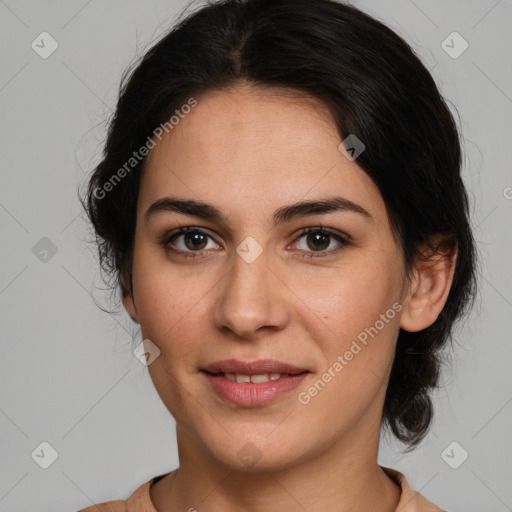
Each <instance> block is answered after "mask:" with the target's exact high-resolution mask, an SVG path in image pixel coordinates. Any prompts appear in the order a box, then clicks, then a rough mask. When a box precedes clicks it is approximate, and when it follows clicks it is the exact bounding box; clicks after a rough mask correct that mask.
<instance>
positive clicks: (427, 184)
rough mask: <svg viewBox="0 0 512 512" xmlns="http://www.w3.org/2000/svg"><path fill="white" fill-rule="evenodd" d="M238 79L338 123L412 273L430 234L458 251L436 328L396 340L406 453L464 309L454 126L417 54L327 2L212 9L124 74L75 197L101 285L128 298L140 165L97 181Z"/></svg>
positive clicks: (232, 2) (396, 383) (392, 400)
mask: <svg viewBox="0 0 512 512" xmlns="http://www.w3.org/2000/svg"><path fill="white" fill-rule="evenodd" d="M241 81H244V82H248V83H250V84H252V85H255V86H261V87H269V86H270V87H283V88H286V89H293V90H296V91H299V92H301V93H303V94H304V95H305V96H307V95H309V96H312V97H315V98H317V99H319V100H321V101H322V102H323V103H324V104H325V105H326V106H327V107H328V109H329V111H330V112H331V113H332V115H333V116H334V119H335V120H336V123H337V126H338V130H339V134H340V137H341V139H342V140H343V139H345V138H346V137H347V136H348V135H350V134H355V135H356V136H357V138H358V139H360V140H361V141H363V142H364V144H365V146H366V148H365V151H364V152H363V153H362V154H361V155H360V156H359V157H358V159H357V163H358V164H359V166H360V167H361V168H362V169H363V170H364V171H365V172H366V173H367V174H368V175H369V176H370V177H371V179H372V180H373V181H374V182H375V184H376V185H377V187H378V188H379V190H380V193H381V194H382V197H383V199H384V201H385V204H386V208H387V212H388V215H389V218H390V222H391V225H392V228H393V232H394V235H395V237H396V240H397V242H398V243H399V245H400V247H401V250H402V252H403V255H404V264H405V267H406V269H407V270H408V271H410V269H412V268H413V265H414V263H415V261H416V259H417V257H418V256H419V247H420V244H422V243H424V242H425V243H428V244H430V246H431V249H432V250H434V251H435V250H436V247H435V245H433V244H432V243H431V241H432V239H433V238H432V237H433V235H439V234H440V235H442V239H443V240H444V245H445V246H447V247H450V246H451V247H454V246H457V248H458V255H457V260H456V267H455V274H454V280H453V284H452V287H451V289H450V293H449V296H448V299H447V302H446V304H445V306H444V308H443V310H442V311H441V313H440V315H439V317H438V318H437V320H436V321H435V322H434V323H433V324H432V325H431V326H429V327H428V328H426V329H424V330H422V331H419V332H406V331H403V330H400V333H399V336H398V341H397V346H396V354H395V360H394V364H393V368H392V371H391V376H390V380H389V384H388V388H387V395H386V399H385V404H384V411H383V424H384V425H385V426H388V427H389V428H390V429H391V431H392V433H393V434H394V435H395V436H396V437H397V438H398V439H399V440H400V441H402V442H404V443H407V444H408V445H409V449H408V450H407V451H410V449H412V448H413V447H414V446H415V445H417V444H418V443H419V442H420V441H421V440H422V439H423V438H424V436H425V435H426V433H427V431H428V428H429V426H430V423H431V421H432V418H433V407H432V401H431V398H430V392H431V391H432V390H433V389H434V388H435V387H436V386H437V385H438V380H439V372H440V366H441V364H442V358H441V355H440V351H441V349H442V348H443V347H444V346H445V344H446V342H447V341H448V340H449V339H451V335H452V329H453V327H454V322H455V320H456V319H458V318H460V317H461V316H462V315H463V314H465V313H466V312H467V311H468V310H469V307H470V306H471V305H472V303H473V301H474V297H475V293H476V272H475V268H476V251H475V245H474V239H473V235H472V230H471V227H470V221H469V211H468V198H467V192H466V190H465V187H464V184H463V181H462V178H461V173H460V168H461V148H460V142H459V133H458V130H457V127H456V124H455V121H454V119H453V117H452V115H451V113H450V110H449V108H448V107H447V105H446V103H445V101H444V99H443V98H442V96H441V95H440V93H439V91H438V88H437V87H436V84H435V82H434V80H433V78H432V76H431V75H430V73H429V72H428V70H427V69H426V68H425V66H424V65H423V64H422V63H421V61H420V59H419V58H418V57H417V56H416V55H415V53H414V51H413V50H412V49H411V48H410V46H409V45H408V44H407V43H406V42H405V41H404V40H403V39H402V38H401V37H399V36H398V35H397V34H396V33H395V32H394V31H392V30H391V29H389V28H387V27H386V26H385V25H384V24H382V23H381V22H379V21H377V20H376V19H374V18H372V17H370V16H368V15H367V14H365V13H363V12H361V11H360V10H358V9H357V8H355V7H353V6H350V5H346V4H344V3H340V2H336V1H334V0H279V1H275V0H220V1H215V2H214V1H212V2H208V3H207V5H205V6H203V7H201V8H200V9H199V10H197V11H196V12H194V13H191V14H189V15H188V16H187V17H185V18H184V19H182V20H181V21H179V23H177V24H176V25H175V26H174V27H172V28H171V29H170V31H169V32H168V33H167V34H166V35H165V36H164V37H162V38H161V40H160V41H159V42H158V43H157V44H155V45H154V46H153V47H152V48H151V49H150V50H149V51H147V53H146V54H145V55H144V56H143V57H142V59H141V60H140V62H138V63H137V64H136V65H135V66H134V67H133V68H132V69H131V70H130V72H129V73H128V72H127V73H125V75H124V76H123V79H122V81H121V87H120V94H119V100H118V103H117V107H116V110H115V114H114V116H113V118H112V119H111V122H110V124H109V129H108V137H107V140H106V145H105V149H104V153H103V159H102V161H101V163H100V164H99V165H98V166H97V167H96V168H95V169H94V172H93V173H92V175H91V176H90V177H89V180H88V183H87V192H86V193H85V194H84V198H83V199H81V200H82V204H83V206H84V208H85V210H86V212H87V215H88V217H89V219H90V221H91V223H92V225H93V227H94V229H95V234H96V242H97V244H98V252H99V258H100V266H101V268H102V270H103V271H104V274H105V275H106V276H107V277H108V278H109V279H110V281H109V282H110V285H111V286H112V285H114V287H115V289H116V290H119V289H121V290H122V292H123V293H130V289H131V269H132V255H133V244H134V235H135V223H136V208H137V198H138V192H139V184H140V179H141V175H142V171H143V169H144V164H145V161H146V159H145V158H142V159H140V161H137V162H135V163H134V165H133V166H132V168H130V169H129V172H125V173H122V174H123V178H122V179H121V180H117V181H116V182H115V183H114V186H110V187H106V184H107V183H109V182H110V183H111V184H112V178H113V177H115V176H114V175H116V173H118V171H119V169H121V168H123V165H124V166H125V170H126V169H127V168H126V162H127V161H129V159H130V158H131V157H132V156H133V152H134V151H135V150H137V149H138V148H140V147H142V146H143V145H144V144H145V143H146V141H147V140H148V137H151V136H154V130H155V128H156V127H158V126H159V125H161V124H163V123H165V122H167V121H168V120H169V118H170V116H171V115H172V113H173V112H175V110H176V109H179V108H180V106H181V105H183V104H185V103H186V102H187V100H188V99H189V98H190V97H199V96H200V95H201V93H203V92H206V91H209V90H215V89H221V88H226V87H229V86H230V85H234V84H236V83H238V82H241ZM118 176H119V174H118ZM107 189H108V192H105V191H106V190H107ZM98 191H102V192H101V193H99V192H98ZM112 280H113V282H112Z"/></svg>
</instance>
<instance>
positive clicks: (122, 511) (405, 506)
mask: <svg viewBox="0 0 512 512" xmlns="http://www.w3.org/2000/svg"><path fill="white" fill-rule="evenodd" d="M381 468H382V469H383V470H384V471H385V472H386V474H388V475H389V476H390V477H391V478H392V479H393V481H395V482H396V483H397V484H398V485H399V486H400V488H401V491H402V492H401V494H400V501H399V502H398V506H397V508H396V512H446V511H444V510H442V509H440V508H439V507H438V506H437V505H434V504H433V503H432V502H430V501H428V500H427V499H426V498H425V497H424V496H422V495H421V494H420V493H418V492H416V491H413V490H412V489H411V488H410V487H409V484H408V483H407V480H406V478H405V476H404V475H403V474H402V473H400V472H399V471H396V470H394V469H391V468H386V467H383V466H381ZM164 476H165V475H161V476H160V477H153V478H152V479H151V480H149V481H147V482H145V483H143V484H142V485H141V486H140V487H138V488H137V489H136V490H135V491H134V492H133V494H131V496H130V497H129V498H128V499H127V500H116V501H107V502H106V503H100V504H98V505H92V506H90V507H87V508H84V509H82V510H79V511H78V512H157V510H156V508H155V507H154V506H153V503H152V502H151V497H150V495H149V488H150V487H151V485H152V484H153V481H154V480H155V478H158V479H160V478H163V477H164Z"/></svg>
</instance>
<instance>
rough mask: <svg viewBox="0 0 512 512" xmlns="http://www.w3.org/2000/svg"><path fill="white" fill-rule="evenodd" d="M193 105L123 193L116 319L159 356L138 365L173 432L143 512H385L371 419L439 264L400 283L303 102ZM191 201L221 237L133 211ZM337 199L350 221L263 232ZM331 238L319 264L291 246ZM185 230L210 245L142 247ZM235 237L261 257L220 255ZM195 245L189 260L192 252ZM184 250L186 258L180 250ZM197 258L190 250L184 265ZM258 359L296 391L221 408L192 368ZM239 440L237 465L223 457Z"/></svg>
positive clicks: (441, 272)
mask: <svg viewBox="0 0 512 512" xmlns="http://www.w3.org/2000/svg"><path fill="white" fill-rule="evenodd" d="M197 99H198V105H197V106H196V107H195V108H194V109H192V111H191V112H190V113H189V114H188V115H186V116H185V117H184V119H182V120H181V121H180V122H179V124H178V125H177V126H175V127H174V129H173V130H172V132H170V133H169V134H168V135H166V136H165V137H164V138H163V139H162V141H161V142H158V144H157V145H156V147H155V148H154V149H152V150H151V152H150V155H149V159H148V162H147V166H146V169H145V172H144V176H143V179H142V182H141V189H140V193H139V200H138V206H137V226H136V234H135V249H134V261H133V296H131V295H130V294H129V293H126V294H125V296H124V298H123V302H124V306H125V308H126V310H127V311H128V313H129V314H130V316H131V317H132V318H133V319H134V321H136V322H138V323H139V324H140V327H141V333H142V337H143V339H150V340H151V341H152V342H153V343H154V344H155V345H156V346H157V347H158V348H159V349H160V351H161V353H160V355H159V357H157V358H156V359H155V360H154V362H152V363H151V364H150V365H149V366H148V369H149V373H150V376H151V379H152V381H153V383H154V385H155V388H156V390H157V392H158V393H159V396H160V397H161V399H162V401H163V403H164V404H165V406H166V407H167V408H168V410H169V411H170V413H171V414H172V415H173V417H174V418H175V420H176V424H177V441H178V449H179V457H180V466H179V468H178V469H177V471H176V472H173V473H172V474H170V475H169V476H167V477H165V478H164V479H162V480H161V481H160V482H158V483H157V484H155V485H154V486H153V487H152V488H151V499H152V501H153V503H154V505H155V507H156V509H157V510H158V511H159V512H167V511H171V510H189V509H190V508H191V507H195V508H196V509H197V510H199V511H201V512H210V511H218V510H223V511H226V512H231V511H236V510H245V511H251V512H252V511H254V512H260V511H261V512H263V511H265V512H269V511H270V512H271V511H282V510H290V511H295V510H297V511H299V510H300V511H303V510H311V511H312V510H323V511H333V512H334V511H336V512H348V511H350V512H354V511H359V510H361V511H363V510H379V511H381V512H391V511H394V510H395V508H396V506H397V504H398V501H399V498H400V490H399V487H398V486H397V485H396V484H395V483H394V482H393V481H392V480H391V479H390V478H389V477H388V476H387V475H386V474H385V473H384V472H383V470H382V469H381V468H380V467H379V466H378V464H377V455H378V443H379V434H380V427H381V418H382V409H383V403H384V398H385V392H386V387H387V383H388V378H389V373H390V370H391V366H392V363H393V356H394V348H395V344H396V339H397V336H398V332H399V328H400V327H402V328H403V329H405V330H409V331H417V330H421V329H424V328H426V327H428V326H429V325H430V324H432V323H433V322H434V321H435V319H436V318H437V316H438V315H439V313H440V311H441V310H442V308H443V306H444V303H445V301H446V298H447V296H448V292H449V289H450V286H451V283H452V278H453V262H454V261H455V260H454V259H455V257H456V251H455V252H454V253H453V254H452V255H451V260H450V259H446V258H445V259H442V258H438V259H432V260H431V262H430V263H431V264H430V265H428V266H427V265H425V266H421V265H419V264H418V267H417V268H416V269H415V270H414V272H413V275H412V278H411V279H410V280H406V277H405V276H406V274H405V268H404V263H403V258H402V254H401V252H400V248H399V247H398V246H397V243H396V241H395V239H394V238H393V235H392V232H391V228H390V225H389V219H388V216H387V213H386V210H385V204H384V202H383V199H382V196H381V195H380V193H379V190H378V188H377V187H376V186H375V185H374V183H373V182H372V180H371V179H370V178H369V177H368V176H367V175H366V174H365V173H364V172H363V171H362V170H361V168H360V167H359V166H358V165H357V160H356V161H351V160H349V159H348V158H346V157H345V156H344V155H343V154H342V153H341V152H340V150H339V149H338V146H339V144H340V142H341V139H340V137H339V134H338V132H337V129H336V125H335V123H334V120H333V119H332V117H331V115H330V114H329V113H328V112H327V111H326V109H325V108H324V107H323V105H322V104H321V103H319V102H318V101H317V100H315V99H313V98H307V97H306V98H305V97H302V99H300V98H297V97H294V96H293V95H292V94H290V91H288V93H287V91H285V90H279V89H275V90H273V89H258V88H254V87H251V86H249V85H247V84H238V85H237V86H236V87H232V88H231V89H228V90H223V91H213V92H209V93H207V94H205V95H203V96H201V97H198V98H197ZM171 195H172V196H173V197H178V198H181V199H194V200H201V201H204V202H206V203H209V204H212V205H214V206H215V207H217V208H218V209H220V210H221V211H222V212H223V214H224V215H225V216H226V218H227V219H228V223H227V224H221V223H219V222H217V221H212V220H206V219H203V218H200V217H195V216H190V215H186V214H183V213H176V212H161V213H159V214H157V215H154V216H152V217H150V218H149V220H146V219H145V217H144V214H145V212H146V210H147V209H148V208H149V206H150V205H151V204H152V203H153V202H154V201H156V200H158V199H161V198H163V197H166V196H171ZM332 196H343V197H345V198H347V199H350V200H351V201H353V202H355V203H357V204H359V205H360V206H362V207H363V208H365V209H366V210H367V211H368V212H369V213H370V215H371V217H372V219H371V220H367V219H366V218H365V217H364V216H362V215H360V214H358V213H355V212H350V211H338V212H333V213H322V214H315V215H309V216H307V217H301V218H295V219H292V220H290V221H287V222H284V223H282V224H279V225H277V226H273V224H272V215H273V213H274V211H275V210H277V209H278V208H280V207H282V206H285V205H288V204H291V203H295V202H298V201H302V200H321V199H324V198H329V197H332ZM319 225H321V226H323V227H325V228H328V229H330V230H332V231H334V232H336V233H339V234H340V235H342V236H343V235H349V236H350V237H351V239H352V242H351V244H350V245H347V246H343V245H341V244H340V243H339V242H338V241H337V240H336V239H335V238H334V237H332V236H331V237H329V236H327V237H326V238H324V239H321V242H325V243H324V245H323V246H322V247H323V248H322V249H321V250H320V253H322V251H323V253H324V254H325V253H326V252H329V251H330V250H331V249H333V250H335V249H339V250H338V251H337V252H335V253H332V254H330V255H327V256H316V257H311V256H312V255H315V254H319V251H318V250H315V247H316V246H315V245H314V241H313V242H311V241H310V242H309V243H308V237H307V235H304V236H302V237H300V238H299V236H300V234H301V231H302V230H303V229H304V228H308V227H318V226H319ZM184 226H189V227H194V228H198V229H200V230H202V231H203V232H206V234H207V235H210V237H211V238H210V237H208V236H207V237H206V238H204V237H203V238H202V239H200V240H199V241H195V242H194V241H190V240H189V241H188V245H187V244H186V237H185V236H183V235H181V236H179V237H178V238H177V239H174V240H173V242H172V244H171V243H170V244H168V246H171V247H174V248H175V249H177V250H182V251H184V252H186V251H188V252H187V254H191V253H196V257H195V258H186V257H184V256H180V255H177V254H174V253H172V252H171V251H170V250H168V249H167V250H166V248H165V247H164V246H163V245H162V244H161V243H160V238H161V237H162V236H163V235H165V234H166V233H167V234H168V233H171V232H173V231H175V230H177V229H179V228H180V227H184ZM248 236H251V237H253V238H254V239H255V240H256V241H257V242H258V243H259V245H260V246H261V248H262V253H261V254H260V255H259V256H258V257H257V258H256V259H255V260H254V261H253V262H252V263H250V264H249V263H247V262H246V261H245V260H244V259H243V258H242V257H240V256H239V254H238V253H237V252H236V248H237V247H238V246H239V245H240V244H241V243H242V242H243V241H244V240H245V239H246V237H248ZM194 244H195V245H194ZM196 247H199V249H196ZM199 253H201V254H200V255H199ZM395 302H399V303H400V304H401V305H402V309H401V311H400V312H398V313H397V314H396V316H395V317H394V318H393V319H391V320H389V321H388V322H387V323H385V326H384V328H382V329H381V330H380V331H379V332H378V334H377V335H376V336H374V337H373V338H371V337H369V339H368V344H367V345H366V346H364V348H362V350H361V351H360V352H359V353H358V354H357V355H355V356H354V358H353V359H352V360H351V361H349V362H348V364H347V365H346V366H345V367H344V368H343V370H342V371H341V372H339V373H337V374H336V377H335V378H333V379H332V380H331V381H330V382H329V383H328V384H327V385H326V386H325V387H324V388H323V389H322V390H321V392H319V393H318V394H317V395H316V396H314V397H313V398H311V401H310V402H309V403H308V404H306V405H303V404H301V403H300V402H299V401H298V398H297V395H298V394H299V393H300V392H301V391H304V390H307V389H308V388H309V387H310V386H311V385H312V384H313V383H314V382H316V381H317V380H318V379H319V378H320V377H321V376H322V374H323V373H324V372H326V371H327V369H328V368H329V367H332V365H333V364H334V362H335V361H336V360H337V357H338V356H339V355H343V354H344V353H345V352H346V351H347V350H348V349H349V348H350V345H351V343H352V341H353V340H355V339H356V337H357V335H358V334H359V333H361V332H362V331H364V329H365V328H368V327H370V326H373V325H375V323H376V321H377V320H378V319H379V317H380V315H382V314H385V313H386V311H387V310H389V309H390V308H392V305H393V303H395ZM227 358H237V359H241V360H246V361H248V360H255V359H260V358H272V359H277V360H280V361H284V362H288V363H291V364H295V365H297V366H299V367H301V368H304V369H308V370H309V371H310V372H311V373H310V374H308V376H307V378H306V380H305V381H304V383H303V384H301V386H299V389H296V390H294V391H292V392H290V393H288V394H287V395H285V396H283V397H281V398H279V399H278V400H277V401H275V402H273V403H271V404H268V405H265V406H261V407H255V408H250V407H239V406H236V405H234V404H232V403H229V402H225V401H223V400H221V399H220V398H219V397H218V396H217V395H216V394H215V393H214V392H213V391H212V390H211V389H210V387H209V385H208V382H207V381H206V379H205V378H204V375H203V374H201V373H200V371H199V370H200V368H201V367H203V366H204V365H206V364H208V363H212V362H214V361H217V360H219V359H227ZM248 443H252V445H253V446H254V447H255V448H253V449H255V450H256V452H257V453H258V455H259V457H260V458H259V460H258V461H257V463H256V464H255V465H254V466H251V467H248V466H247V464H246V463H245V462H244V460H243V459H242V458H241V457H239V456H238V455H237V454H238V452H239V450H240V449H242V448H243V447H244V446H246V445H247V444H248Z"/></svg>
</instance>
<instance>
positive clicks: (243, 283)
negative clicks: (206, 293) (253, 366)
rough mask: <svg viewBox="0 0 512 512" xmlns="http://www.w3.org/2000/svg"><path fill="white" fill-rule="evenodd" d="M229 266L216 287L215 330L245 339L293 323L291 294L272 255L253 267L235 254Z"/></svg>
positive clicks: (251, 263)
mask: <svg viewBox="0 0 512 512" xmlns="http://www.w3.org/2000/svg"><path fill="white" fill-rule="evenodd" d="M229 264H230V265H231V267H230V268H229V270H228V273H227V275H226V276H225V277H224V278H223V279H221V281H220V282H219V284H218V287H216V288H217V290H216V293H217V294H218V295H217V296H216V301H215V307H214V323H215V326H216V327H217V328H218V329H220V330H221V331H225V332H226V331H227V332H230V333H231V334H232V335H236V337H237V338H242V339H255V338H257V337H258V336H260V335H261V334H263V335H265V334H267V331H279V330H281V329H284V328H285V327H286V325H287V324H288V323H289V320H290V310H289V304H288V303H287V301H286V296H287V294H290V292H289V291H287V287H286V285H285V283H283V281H282V280H281V279H280V278H279V277H278V275H277V273H276V271H275V270H273V269H272V268H271V267H272V265H271V262H270V255H269V254H268V251H267V250H264V251H263V252H262V253H261V254H260V255H259V256H258V257H257V258H256V259H255V260H254V261H252V262H250V263H249V262H248V261H246V260H245V259H244V258H242V257H241V256H240V255H239V254H238V253H234V254H233V258H232V261H230V262H229Z"/></svg>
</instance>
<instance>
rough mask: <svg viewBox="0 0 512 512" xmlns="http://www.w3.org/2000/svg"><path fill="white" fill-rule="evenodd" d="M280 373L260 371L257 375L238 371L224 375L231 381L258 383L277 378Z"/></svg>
mask: <svg viewBox="0 0 512 512" xmlns="http://www.w3.org/2000/svg"><path fill="white" fill-rule="evenodd" d="M281 375H282V374H281V373H261V374H259V375H242V374H239V373H225V374H224V377H226V379H228V380H230V381H231V382H253V383H255V384H259V383H261V382H268V381H270V380H277V379H279V377H281Z"/></svg>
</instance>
